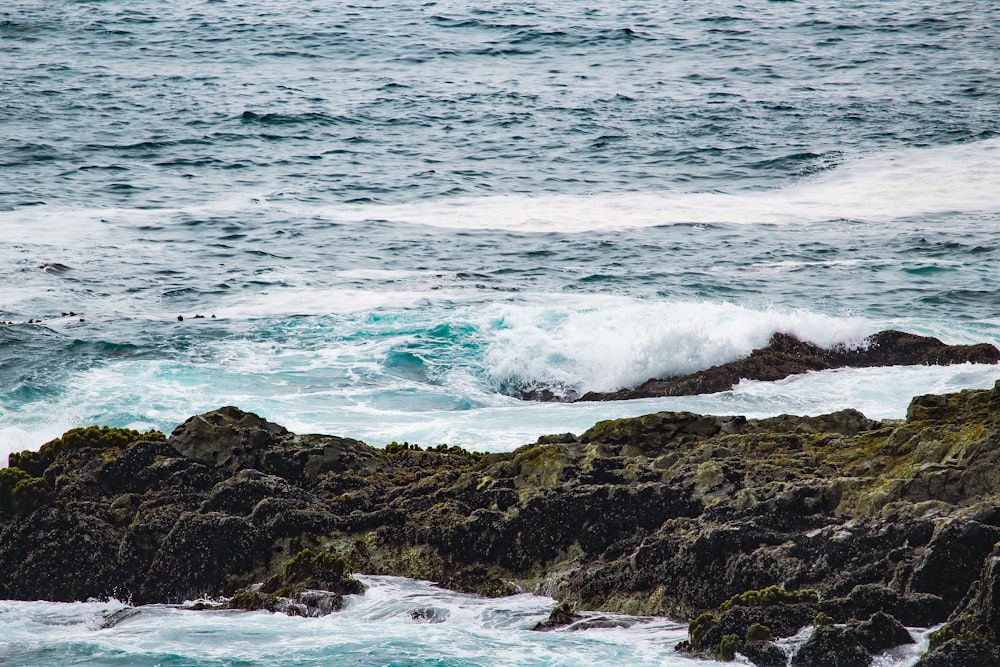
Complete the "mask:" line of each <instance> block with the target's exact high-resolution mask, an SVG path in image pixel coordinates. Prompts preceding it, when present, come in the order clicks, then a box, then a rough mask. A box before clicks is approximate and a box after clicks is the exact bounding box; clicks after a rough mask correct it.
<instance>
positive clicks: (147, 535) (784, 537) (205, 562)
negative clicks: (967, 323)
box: [0, 343, 1000, 664]
mask: <svg viewBox="0 0 1000 667" xmlns="http://www.w3.org/2000/svg"><path fill="white" fill-rule="evenodd" d="M789 345H791V344H790V343H789ZM786 347H787V346H786ZM911 413H912V418H911V419H910V420H909V421H906V422H900V421H886V422H876V421H871V420H868V419H867V418H865V417H864V416H863V415H861V414H860V413H857V412H856V411H850V410H847V411H840V412H837V413H833V414H831V415H820V416H811V417H795V416H791V415H782V416H779V417H773V418H770V419H760V420H751V419H745V418H742V417H738V416H730V417H716V416H705V415H697V414H693V413H686V412H661V413H656V414H652V415H645V416H643V417H638V418H630V419H618V420H608V421H605V422H601V423H599V424H596V425H594V426H593V427H592V428H590V429H587V431H586V432H585V433H583V434H581V435H580V436H579V437H576V436H572V435H568V434H564V435H557V436H553V437H542V438H540V439H539V440H538V442H536V443H534V444H531V445H526V446H524V447H522V448H519V449H517V450H515V451H513V452H505V453H498V454H490V455H479V454H474V453H471V452H467V451H465V450H462V449H460V448H456V447H435V448H431V449H429V450H424V449H422V448H419V447H416V446H414V445H408V444H405V443H404V444H403V445H399V444H395V445H391V446H387V447H386V448H385V449H375V448H372V447H369V446H368V445H365V444H364V443H360V442H358V441H355V440H350V439H347V438H338V437H335V436H325V435H296V434H294V433H290V432H288V431H287V430H286V429H284V428H282V427H280V426H278V425H275V424H272V423H270V422H268V421H267V420H264V419H262V418H261V417H259V416H256V415H251V414H249V413H244V412H242V411H239V410H237V409H236V408H223V409H220V410H217V411H212V412H210V413H206V415H202V416H200V417H196V418H192V419H189V420H188V421H186V422H185V423H184V424H182V425H181V426H180V427H178V428H177V429H175V431H174V433H173V434H172V435H171V437H170V439H169V440H166V439H165V438H154V439H146V440H143V439H142V437H145V436H143V434H136V435H132V434H130V433H125V432H124V431H114V432H113V433H112V432H110V431H109V432H104V431H103V430H101V429H94V430H92V431H87V433H90V434H91V435H92V436H93V437H90V436H87V437H86V438H84V441H83V442H82V444H80V445H79V446H78V445H76V444H72V443H71V441H74V438H75V437H76V436H74V437H71V438H66V439H60V442H61V443H62V444H61V445H59V446H55V445H53V446H50V447H49V449H48V450H47V452H46V454H45V455H44V456H42V455H41V454H40V453H39V452H35V453H29V454H28V455H17V456H15V457H13V458H12V460H14V461H16V462H19V463H23V464H24V465H26V466H27V467H29V468H32V470H31V471H27V470H24V469H22V468H19V467H16V466H15V467H12V468H8V469H6V470H7V471H6V472H4V473H3V474H2V475H0V596H2V597H7V598H24V599H53V600H85V599H87V598H90V597H102V596H112V595H113V596H117V597H119V598H120V599H126V598H131V600H132V601H133V603H134V604H145V603H153V602H157V603H168V602H176V601H180V600H184V599H191V598H194V597H202V596H226V597H231V598H232V600H231V601H230V604H231V605H232V606H234V607H239V608H247V609H270V610H273V611H284V612H285V613H295V614H305V615H315V614H321V613H327V612H328V611H330V610H333V609H335V608H336V607H338V606H339V605H340V604H342V602H343V599H344V598H345V596H347V595H351V594H360V592H361V591H362V589H363V587H362V586H361V585H360V583H359V582H358V580H357V579H355V578H354V577H353V576H352V575H351V574H350V573H351V572H360V573H365V574H374V575H397V576H408V577H415V578H420V579H425V580H430V581H435V582H437V584H438V585H439V586H443V587H445V588H448V589H451V590H457V591H463V592H474V593H478V594H481V595H492V596H499V595H508V594H511V593H515V592H519V591H533V592H536V593H540V594H544V595H548V596H551V597H554V598H556V599H559V600H563V601H565V602H567V603H569V602H571V603H574V604H576V605H579V606H580V607H581V608H586V609H589V610H595V611H598V612H603V613H604V615H602V616H599V615H594V616H591V615H589V614H588V618H585V619H582V620H576V621H573V620H572V619H573V618H574V617H573V615H572V612H571V608H567V613H568V614H569V615H567V616H565V617H563V618H559V617H558V616H557V617H556V618H553V619H552V620H553V624H554V625H555V624H557V623H560V622H567V621H568V622H570V625H569V626H568V627H571V628H585V627H593V626H596V625H601V626H605V627H606V626H608V625H617V624H619V623H620V622H624V621H622V620H621V617H619V616H616V615H617V614H622V615H625V614H628V615H654V614H655V615H666V616H673V617H676V618H680V619H688V620H692V619H693V620H692V622H691V626H690V632H691V641H690V642H689V650H691V651H693V652H695V653H697V654H698V655H701V656H713V655H720V656H727V655H730V654H731V653H732V652H734V651H737V650H746V651H749V652H750V653H752V654H753V655H755V656H756V658H755V659H756V660H757V661H758V662H766V661H767V660H771V659H774V660H777V659H778V657H777V654H776V653H775V652H774V649H775V647H774V646H768V642H767V641H766V638H767V637H768V636H771V637H775V638H782V637H789V636H792V635H794V634H796V633H797V632H799V631H800V630H801V629H802V628H804V627H806V626H809V625H810V624H813V623H814V621H815V620H816V619H817V618H820V619H822V618H823V617H822V616H821V614H826V615H827V616H828V617H829V618H830V620H831V622H835V623H836V624H840V625H832V626H826V627H824V628H820V629H817V630H816V631H815V633H814V637H815V638H814V640H812V644H811V645H810V648H808V649H807V650H804V653H802V656H801V657H800V658H799V660H806V659H810V660H814V661H820V660H824V659H830V660H844V661H847V662H846V664H850V661H852V660H860V658H859V656H860V655H861V653H863V654H864V656H866V657H865V660H867V657H870V655H871V653H872V652H878V651H881V650H883V648H884V647H886V646H890V645H892V644H894V643H896V642H899V641H904V640H905V639H906V638H905V637H904V635H903V632H905V630H904V631H903V632H901V631H900V623H898V622H897V621H900V622H902V623H903V624H906V625H920V626H925V627H926V626H932V625H936V624H938V623H942V622H944V621H945V620H948V619H949V618H950V624H949V626H946V627H952V631H951V634H950V635H949V634H948V633H946V632H945V633H943V634H942V635H941V643H942V644H951V643H953V642H966V643H970V644H976V643H979V644H984V645H985V646H986V648H983V647H976V648H962V649H961V650H962V651H978V652H979V653H982V652H983V651H990V650H992V648H990V647H993V646H996V645H997V644H996V642H997V640H998V639H1000V638H998V637H996V636H995V635H994V633H993V631H992V630H991V628H995V627H1000V621H998V618H997V613H996V611H995V610H996V603H995V599H996V596H997V594H996V593H995V591H996V589H997V585H996V581H997V578H998V575H997V573H996V572H995V570H998V568H1000V566H998V565H997V562H998V559H1000V551H995V550H994V544H995V543H997V542H998V541H1000V474H997V471H998V470H1000V449H998V448H997V447H996V442H998V441H1000V418H998V417H997V415H1000V389H998V388H994V389H992V390H978V391H966V392H961V393H957V394H951V395H947V396H943V397H937V398H934V399H929V398H921V399H917V400H915V401H914V407H913V409H912V410H911ZM111 436H114V439H115V440H114V442H113V443H110V442H108V443H105V445H104V446H101V444H100V442H97V440H100V439H102V438H103V439H107V438H108V437H111ZM95 438H96V439H97V440H95ZM137 438H138V439H137ZM74 442H75V441H74ZM68 443H69V444H68ZM24 480H38V481H32V482H31V485H32V487H31V488H35V487H37V488H38V489H41V490H42V491H45V490H46V489H47V490H48V491H47V492H46V493H44V494H42V495H40V496H38V498H39V500H40V502H30V503H29V502H23V503H22V502H20V501H19V502H18V503H15V500H16V498H15V495H16V494H15V493H14V491H15V488H16V487H17V486H18V484H21V483H22V482H24ZM25 488H26V487H25ZM36 490H37V489H36ZM24 492H25V491H24V490H23V489H22V492H19V493H24ZM32 497H34V496H32ZM22 500H23V499H22ZM316 591H319V592H316ZM779 591H784V593H780V592H779ZM800 591H809V592H807V593H796V592H800ZM338 596H339V597H338ZM879 612H883V613H882V614H880V613H879ZM890 617H894V618H895V619H896V620H893V619H892V618H890ZM418 620H420V619H418ZM765 629H766V631H765ZM974 640H981V641H974ZM757 644H759V645H760V646H755V645H757ZM939 650H942V647H939V646H938V645H935V646H934V650H932V651H931V654H930V655H929V657H928V659H930V658H933V657H934V654H936V653H937V652H938V651H939ZM948 650H949V651H956V650H958V649H954V648H949V649H948ZM754 651H756V653H753V652H754ZM979 653H976V655H978V654H979ZM748 655H749V654H748ZM810 655H812V656H813V657H810ZM970 655H972V654H971V653H970ZM983 655H986V654H985V653H984V654H983ZM934 659H937V658H934ZM840 664H845V663H840Z"/></svg>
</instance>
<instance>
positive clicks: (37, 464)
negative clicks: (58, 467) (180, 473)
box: [7, 426, 167, 477]
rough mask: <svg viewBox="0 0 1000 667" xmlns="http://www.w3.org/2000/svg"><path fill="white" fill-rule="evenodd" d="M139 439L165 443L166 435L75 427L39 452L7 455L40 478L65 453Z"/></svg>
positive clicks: (11, 463) (42, 447) (119, 445)
mask: <svg viewBox="0 0 1000 667" xmlns="http://www.w3.org/2000/svg"><path fill="white" fill-rule="evenodd" d="M140 440H149V441H153V442H166V441H167V436H165V435H164V434H163V433H162V432H160V431H152V430H151V431H146V432H145V433H143V432H141V431H136V430H134V429H130V428H112V427H110V426H86V427H83V428H73V429H70V430H68V431H66V432H65V433H63V434H62V435H61V436H59V437H58V438H55V439H54V440H50V441H48V442H47V443H45V444H44V445H42V446H41V448H40V449H39V450H38V451H37V452H33V451H30V450H26V451H23V452H12V453H11V454H10V455H9V456H8V457H7V462H8V464H9V465H10V466H11V467H16V468H20V469H22V470H24V471H26V472H29V473H31V474H32V475H34V476H35V477H41V476H42V473H43V472H45V469H46V468H48V467H49V466H50V465H51V464H52V462H53V461H55V459H56V457H57V456H59V455H60V454H62V453H63V452H68V451H70V450H73V449H82V448H84V447H96V448H99V449H109V448H118V449H120V448H123V447H126V446H128V445H130V444H132V443H133V442H139V441H140Z"/></svg>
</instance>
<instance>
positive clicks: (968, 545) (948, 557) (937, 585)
mask: <svg viewBox="0 0 1000 667" xmlns="http://www.w3.org/2000/svg"><path fill="white" fill-rule="evenodd" d="M998 541H1000V528H997V527H995V526H989V525H985V524H982V523H980V522H978V521H973V520H969V519H965V518H964V517H956V518H950V519H945V520H943V521H941V522H940V523H939V524H938V525H937V527H936V528H935V529H934V535H933V536H932V537H931V541H930V544H928V545H927V547H926V548H925V549H924V551H923V554H921V556H920V557H919V558H918V559H917V561H916V563H915V564H914V568H913V574H912V575H911V577H910V581H909V589H910V590H912V591H916V592H920V593H931V594H933V595H938V596H940V597H941V598H942V599H943V600H944V601H945V602H947V603H951V604H957V603H958V602H960V601H961V599H962V598H963V597H964V596H965V594H966V592H967V591H968V589H969V586H970V585H971V584H972V582H973V581H975V579H976V576H977V574H978V573H979V570H980V569H981V568H982V565H983V561H984V560H985V559H986V557H987V556H988V555H989V554H990V552H992V551H993V545H994V544H996V543H997V542H998Z"/></svg>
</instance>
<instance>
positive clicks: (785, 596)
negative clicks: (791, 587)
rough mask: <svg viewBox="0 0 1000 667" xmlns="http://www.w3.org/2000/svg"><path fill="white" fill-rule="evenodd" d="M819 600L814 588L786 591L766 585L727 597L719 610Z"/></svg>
mask: <svg viewBox="0 0 1000 667" xmlns="http://www.w3.org/2000/svg"><path fill="white" fill-rule="evenodd" d="M810 602H819V594H818V593H817V592H816V591H814V590H801V591H786V590H785V589H784V588H783V587H781V586H768V587H767V588H761V589H758V590H750V591H744V592H743V593H739V594H737V595H734V596H733V597H731V598H729V599H728V600H726V601H725V602H723V603H722V604H721V605H719V611H721V612H726V611H729V610H730V609H732V608H733V607H737V606H739V607H771V606H774V605H779V604H801V603H810Z"/></svg>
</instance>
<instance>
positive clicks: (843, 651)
mask: <svg viewBox="0 0 1000 667" xmlns="http://www.w3.org/2000/svg"><path fill="white" fill-rule="evenodd" d="M871 662H872V657H871V655H869V653H868V651H866V650H865V647H864V646H862V645H861V642H859V641H858V640H857V638H856V637H855V636H854V633H853V632H851V631H850V630H848V629H847V628H841V627H836V626H828V627H820V628H816V630H815V631H813V633H812V634H811V635H810V636H809V639H807V640H806V642H805V643H804V644H803V645H802V646H801V647H800V648H799V650H798V651H797V652H796V653H795V655H793V656H792V661H791V663H790V664H791V667H829V666H830V665H836V666H837V667H868V666H869V665H870V664H871Z"/></svg>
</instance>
